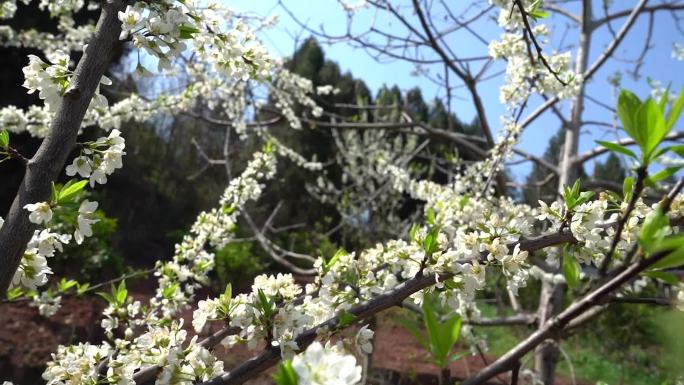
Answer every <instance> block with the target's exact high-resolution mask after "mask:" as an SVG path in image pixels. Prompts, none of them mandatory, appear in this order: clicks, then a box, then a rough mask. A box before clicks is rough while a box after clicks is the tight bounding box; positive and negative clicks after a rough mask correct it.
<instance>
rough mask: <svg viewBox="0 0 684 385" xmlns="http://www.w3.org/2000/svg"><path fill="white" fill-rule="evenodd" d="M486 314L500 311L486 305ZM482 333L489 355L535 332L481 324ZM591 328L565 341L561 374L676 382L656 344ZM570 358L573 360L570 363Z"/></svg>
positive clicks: (635, 382)
mask: <svg viewBox="0 0 684 385" xmlns="http://www.w3.org/2000/svg"><path fill="white" fill-rule="evenodd" d="M481 309H482V311H483V316H493V315H495V314H496V311H495V309H494V308H493V307H491V306H482V307H481ZM476 330H477V332H478V333H481V334H483V335H486V336H487V341H488V344H489V352H488V353H489V354H493V355H501V354H504V353H505V352H507V351H508V350H509V349H510V348H512V347H513V346H515V345H516V344H517V343H518V342H519V341H521V340H522V339H523V338H524V337H525V336H527V335H529V333H530V332H531V331H532V330H531V329H530V328H527V327H522V326H519V327H504V326H497V327H479V328H476ZM599 333H600V329H597V332H596V333H594V332H592V331H591V329H590V330H588V331H584V332H582V333H580V334H577V335H575V336H573V337H571V338H569V339H567V340H563V341H562V342H561V345H560V346H561V349H562V350H563V352H564V353H565V354H564V355H561V361H560V362H559V365H558V374H559V375H560V376H561V377H563V378H565V379H567V380H568V381H570V380H571V378H572V372H573V371H574V374H575V377H576V380H577V382H578V383H583V384H587V383H589V384H598V383H600V382H603V383H605V384H608V385H620V384H625V385H627V384H629V385H667V384H672V383H673V382H672V381H671V380H669V379H668V378H667V376H666V373H665V371H664V370H663V369H662V367H660V365H659V358H658V357H659V355H660V354H663V352H662V349H661V348H660V347H658V346H657V344H656V343H655V342H654V343H653V344H654V346H652V347H648V348H647V349H644V348H643V347H641V346H639V345H637V344H634V345H630V344H628V346H623V344H620V343H619V341H616V339H615V338H611V337H608V336H601V335H599ZM525 360H526V361H524V362H525V364H526V367H531V366H532V365H533V363H532V358H531V355H529V354H528V356H526V357H525ZM568 361H569V362H568Z"/></svg>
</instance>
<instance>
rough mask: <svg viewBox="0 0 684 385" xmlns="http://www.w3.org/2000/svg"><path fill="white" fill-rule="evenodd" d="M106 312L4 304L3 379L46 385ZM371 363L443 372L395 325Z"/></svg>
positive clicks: (473, 362) (456, 367) (76, 302)
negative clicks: (58, 357) (49, 311)
mask: <svg viewBox="0 0 684 385" xmlns="http://www.w3.org/2000/svg"><path fill="white" fill-rule="evenodd" d="M102 307H103V302H102V301H101V300H99V299H96V298H81V299H77V298H66V299H64V300H63V307H62V308H61V309H60V310H59V312H58V313H57V314H56V315H55V316H54V317H52V318H51V319H46V318H44V317H41V316H40V315H39V314H38V312H37V309H35V308H33V307H30V306H29V305H28V303H17V304H7V303H5V304H0V380H5V379H9V380H14V381H15V384H17V385H27V384H40V383H42V380H41V379H40V373H41V372H42V370H43V369H42V368H43V366H44V364H45V362H46V361H47V360H48V359H49V358H50V353H52V352H54V351H55V350H56V348H57V345H59V344H69V343H77V342H79V341H90V342H97V341H102V338H103V335H102V333H101V331H100V328H99V323H100V322H99V319H100V314H101V310H102ZM189 317H191V313H189V312H188V314H185V318H189ZM187 321H188V322H186V323H185V325H190V322H189V319H188V320H187ZM216 353H217V355H218V356H219V357H222V358H223V359H224V360H225V362H226V365H225V367H226V370H231V369H232V368H234V367H235V366H237V365H239V364H240V363H241V362H243V361H245V360H246V359H249V358H250V357H252V356H253V355H255V354H256V353H257V352H253V351H249V350H247V349H246V348H245V347H244V346H239V347H236V348H233V349H230V350H226V349H224V348H223V347H218V349H217V352H216ZM494 359H495V357H493V356H490V355H484V356H481V357H480V356H471V355H468V356H466V357H463V358H461V359H460V360H458V361H456V362H454V363H452V365H451V373H452V376H453V377H454V378H455V379H462V378H466V377H469V376H470V375H472V374H473V373H476V372H478V371H479V370H481V369H482V368H483V367H484V366H485V365H486V363H487V362H492V361H493V360H494ZM371 360H372V364H371V367H372V369H371V370H370V371H369V373H368V381H367V382H368V383H369V384H377V385H389V384H402V385H409V384H436V383H437V381H436V377H435V375H436V374H437V373H438V369H437V367H435V366H434V365H433V364H430V363H429V362H428V357H427V356H426V354H425V351H424V350H423V349H422V348H421V346H420V345H419V344H418V343H417V342H416V341H415V339H414V337H413V336H412V335H411V334H410V333H409V332H407V331H406V330H405V329H403V328H402V327H400V326H397V325H393V324H392V323H391V322H381V324H380V326H379V327H378V328H377V330H376V340H375V352H374V354H373V356H372V358H371ZM272 373H273V371H272V370H271V371H267V372H264V373H260V374H259V375H258V376H257V378H255V379H254V380H252V381H250V382H249V383H250V384H253V385H261V384H272V383H273V382H272V380H271V376H272ZM491 383H492V384H502V383H505V384H509V383H510V378H508V377H507V376H505V375H502V376H500V378H499V380H498V381H496V380H495V381H492V382H491ZM569 383H570V382H568V381H564V380H563V379H559V381H558V382H557V384H559V385H566V384H569ZM520 384H521V385H523V384H524V382H522V381H521V382H520Z"/></svg>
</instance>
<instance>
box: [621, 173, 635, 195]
mask: <svg viewBox="0 0 684 385" xmlns="http://www.w3.org/2000/svg"><path fill="white" fill-rule="evenodd" d="M632 191H634V178H632V177H631V176H628V177H627V178H625V180H624V182H622V195H623V197H624V200H625V201H628V200H629V199H630V197H631V196H632Z"/></svg>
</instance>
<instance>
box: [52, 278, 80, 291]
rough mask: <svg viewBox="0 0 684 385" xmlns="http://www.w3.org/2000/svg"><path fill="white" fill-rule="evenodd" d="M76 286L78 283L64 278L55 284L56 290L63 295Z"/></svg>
mask: <svg viewBox="0 0 684 385" xmlns="http://www.w3.org/2000/svg"><path fill="white" fill-rule="evenodd" d="M76 285H78V282H76V281H74V280H73V279H69V280H67V279H66V278H62V279H61V280H60V281H59V283H58V284H57V290H58V291H60V292H61V293H64V292H66V291H68V290H69V289H71V288H72V287H74V286H76Z"/></svg>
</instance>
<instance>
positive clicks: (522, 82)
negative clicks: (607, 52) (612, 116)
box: [489, 8, 580, 106]
mask: <svg viewBox="0 0 684 385" xmlns="http://www.w3.org/2000/svg"><path fill="white" fill-rule="evenodd" d="M502 13H510V8H508V10H504V11H502ZM513 13H514V14H517V12H513ZM532 33H533V34H534V35H535V37H536V38H537V40H538V41H540V44H545V43H546V41H545V40H544V39H546V37H547V36H548V35H549V30H548V28H547V27H546V25H544V24H538V25H535V26H534V27H533V31H532ZM527 44H531V43H529V42H527V43H526V41H525V36H524V35H523V33H522V32H507V33H504V34H503V35H502V36H501V38H500V40H494V41H492V42H491V43H490V44H489V55H490V56H491V57H492V58H493V59H503V60H506V62H507V63H506V80H505V83H504V85H503V86H502V87H501V88H500V93H499V98H500V99H501V102H502V103H504V104H506V105H508V106H517V105H520V104H521V103H522V102H524V101H525V100H526V99H527V98H528V97H529V96H530V95H531V94H532V93H539V94H550V95H557V96H558V97H559V98H561V99H565V98H569V97H572V96H574V95H575V94H576V93H577V91H578V89H579V84H580V77H579V76H578V75H577V74H575V73H574V72H573V71H572V69H571V67H570V65H571V62H570V59H571V56H570V53H569V52H565V53H554V54H552V55H548V56H547V57H546V61H547V62H548V64H549V66H550V67H551V68H552V69H553V71H554V72H555V73H556V74H557V75H558V77H560V79H562V80H563V82H564V83H566V84H565V85H564V84H562V83H561V82H560V81H558V79H556V75H554V74H553V73H551V71H549V69H548V68H546V67H545V66H544V65H543V64H542V63H541V60H539V59H538V58H535V57H530V55H531V53H530V51H529V50H528V46H527ZM532 55H533V54H532Z"/></svg>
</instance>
